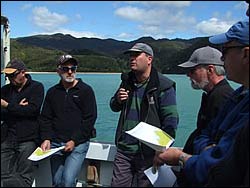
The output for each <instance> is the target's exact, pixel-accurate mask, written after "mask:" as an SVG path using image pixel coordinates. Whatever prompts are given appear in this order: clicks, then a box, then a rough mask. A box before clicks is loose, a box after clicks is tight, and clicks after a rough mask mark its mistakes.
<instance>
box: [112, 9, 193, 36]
mask: <svg viewBox="0 0 250 188" xmlns="http://www.w3.org/2000/svg"><path fill="white" fill-rule="evenodd" d="M115 15H117V16H119V17H121V18H124V19H127V20H130V21H133V22H138V23H139V25H138V29H140V30H141V31H142V32H143V34H142V35H152V36H164V35H165V37H167V35H168V34H171V33H174V32H176V31H185V30H186V29H187V28H189V27H193V26H194V25H195V24H196V20H195V18H194V17H190V16H187V15H185V13H184V12H183V11H182V10H181V9H178V10H176V9H169V8H166V7H151V8H148V9H147V8H138V7H132V6H126V7H121V8H118V9H116V11H115Z"/></svg>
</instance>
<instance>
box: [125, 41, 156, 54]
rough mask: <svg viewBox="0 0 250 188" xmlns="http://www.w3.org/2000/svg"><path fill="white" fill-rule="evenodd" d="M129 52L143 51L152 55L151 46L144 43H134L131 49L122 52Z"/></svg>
mask: <svg viewBox="0 0 250 188" xmlns="http://www.w3.org/2000/svg"><path fill="white" fill-rule="evenodd" d="M130 52H145V53H147V54H149V55H151V56H154V52H153V50H152V48H151V47H150V46H149V45H147V44H145V43H136V44H135V45H134V46H133V47H132V48H131V49H128V50H126V51H125V52H124V54H128V53H130Z"/></svg>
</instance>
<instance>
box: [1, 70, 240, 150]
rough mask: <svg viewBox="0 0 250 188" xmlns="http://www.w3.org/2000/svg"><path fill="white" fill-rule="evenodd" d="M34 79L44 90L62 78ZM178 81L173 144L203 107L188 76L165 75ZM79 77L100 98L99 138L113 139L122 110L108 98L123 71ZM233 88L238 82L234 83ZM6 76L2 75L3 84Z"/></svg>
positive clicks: (192, 125) (182, 138) (41, 76)
mask: <svg viewBox="0 0 250 188" xmlns="http://www.w3.org/2000/svg"><path fill="white" fill-rule="evenodd" d="M31 76H32V78H33V79H35V80H39V81H40V82H42V83H43V84H44V87H45V90H46V91H47V89H48V88H49V87H51V86H53V85H54V84H56V83H57V82H58V81H59V77H58V75H57V74H54V73H50V74H40V73H39V74H37V73H32V74H31ZM166 76H168V77H169V78H171V79H172V80H174V81H175V82H176V85H177V108H178V112H179V117H180V121H179V125H178V129H177V135H176V139H175V144H174V146H183V144H184V143H185V141H186V139H187V137H188V136H189V134H190V133H191V132H192V130H194V129H195V126H196V115H197V113H198V110H199V106H200V99H201V94H202V91H201V90H194V89H192V88H191V86H190V81H189V79H188V78H187V77H186V75H166ZM77 77H79V78H82V80H83V81H85V82H86V83H88V84H89V85H91V86H92V88H93V90H94V92H95V95H96V100H97V110H98V118H97V121H96V125H95V127H96V129H97V137H96V138H95V139H94V140H96V141H104V142H114V136H115V130H116V126H117V122H118V118H119V113H115V112H112V111H111V109H110V108H109V100H110V98H111V97H112V96H113V94H114V93H115V91H116V89H117V88H118V86H119V84H120V74H95V73H91V74H82V73H78V75H77ZM230 83H231V84H232V86H233V87H234V88H237V87H238V86H239V85H238V84H235V83H232V82H230ZM2 84H3V77H2V75H1V85H2Z"/></svg>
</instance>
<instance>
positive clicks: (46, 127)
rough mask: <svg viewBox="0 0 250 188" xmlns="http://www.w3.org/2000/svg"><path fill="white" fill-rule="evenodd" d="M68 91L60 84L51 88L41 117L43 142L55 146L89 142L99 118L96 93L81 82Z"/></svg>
mask: <svg viewBox="0 0 250 188" xmlns="http://www.w3.org/2000/svg"><path fill="white" fill-rule="evenodd" d="M78 80H79V82H78V83H77V84H76V85H75V86H74V87H73V88H70V89H69V90H68V91H67V90H66V89H65V88H64V87H63V85H62V84H61V83H58V84H57V85H55V86H53V87H51V88H50V89H49V90H48V92H47V94H46V97H45V101H44V104H43V108H42V113H41V117H40V121H39V123H40V128H41V139H42V140H51V141H53V142H67V141H69V140H73V141H74V142H75V144H76V145H78V144H80V143H83V142H85V141H88V140H89V139H90V138H91V132H92V130H93V129H94V124H95V121H96V118H97V106H96V99H95V94H94V91H93V89H92V88H91V87H90V86H89V85H87V84H86V83H84V82H83V81H82V80H81V79H78Z"/></svg>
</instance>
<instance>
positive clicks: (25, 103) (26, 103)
mask: <svg viewBox="0 0 250 188" xmlns="http://www.w3.org/2000/svg"><path fill="white" fill-rule="evenodd" d="M28 104H29V102H28V101H27V100H26V98H23V99H22V100H21V101H20V102H19V105H22V106H26V105H28Z"/></svg>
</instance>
